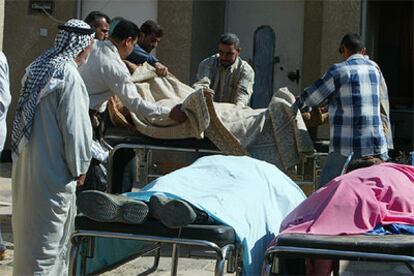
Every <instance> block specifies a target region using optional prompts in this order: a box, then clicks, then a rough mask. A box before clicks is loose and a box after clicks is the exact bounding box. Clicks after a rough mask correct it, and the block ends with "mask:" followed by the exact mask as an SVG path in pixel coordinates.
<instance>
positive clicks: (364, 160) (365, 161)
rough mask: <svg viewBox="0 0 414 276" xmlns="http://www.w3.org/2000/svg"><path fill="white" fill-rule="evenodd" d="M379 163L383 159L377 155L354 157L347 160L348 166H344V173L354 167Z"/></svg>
mask: <svg viewBox="0 0 414 276" xmlns="http://www.w3.org/2000/svg"><path fill="white" fill-rule="evenodd" d="M381 163H384V161H383V160H381V159H380V158H377V157H373V156H366V157H361V158H358V159H355V160H352V161H351V162H349V164H348V166H347V167H346V171H345V173H348V172H351V171H353V170H356V169H361V168H366V167H370V166H373V165H378V164H381Z"/></svg>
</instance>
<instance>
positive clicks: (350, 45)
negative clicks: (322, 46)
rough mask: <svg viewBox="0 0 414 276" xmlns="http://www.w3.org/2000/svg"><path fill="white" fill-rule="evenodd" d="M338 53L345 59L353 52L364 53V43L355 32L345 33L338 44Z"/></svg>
mask: <svg viewBox="0 0 414 276" xmlns="http://www.w3.org/2000/svg"><path fill="white" fill-rule="evenodd" d="M339 54H340V55H341V56H342V57H343V58H344V59H345V60H346V59H348V58H349V57H350V56H352V55H354V54H365V48H364V44H363V43H362V41H361V37H360V36H359V34H357V33H348V34H346V35H345V36H344V37H343V38H342V40H341V43H340V44H339Z"/></svg>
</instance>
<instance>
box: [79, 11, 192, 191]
mask: <svg viewBox="0 0 414 276" xmlns="http://www.w3.org/2000/svg"><path fill="white" fill-rule="evenodd" d="M139 33H140V31H139V28H138V27H137V25H135V23H133V22H131V21H128V20H125V19H122V20H120V21H119V22H118V23H117V24H116V26H115V28H114V30H113V31H112V32H111V35H110V37H109V40H105V41H96V42H95V44H94V46H93V48H92V51H91V55H90V56H89V59H88V63H87V64H85V66H83V67H82V68H80V70H79V71H80V74H81V76H82V78H83V80H84V82H85V85H86V88H87V90H88V93H89V98H90V104H89V108H90V109H91V110H92V112H91V113H92V114H96V112H104V111H105V108H106V104H107V101H108V100H109V98H110V97H112V96H117V97H118V98H119V99H120V100H121V102H122V103H123V104H124V105H125V106H126V107H127V108H128V110H129V111H131V112H134V113H136V114H139V115H141V116H144V117H145V118H147V119H148V120H152V119H156V120H157V121H159V122H160V121H165V120H173V121H176V122H183V121H185V120H186V119H187V116H186V115H185V113H184V112H183V111H182V110H181V105H176V106H175V107H173V108H167V107H165V106H160V105H157V104H155V103H152V102H149V101H146V100H144V99H143V98H142V97H141V96H140V95H139V93H138V91H137V87H136V86H135V84H134V83H133V82H132V79H131V73H130V71H131V72H134V71H135V70H136V69H137V68H138V66H137V65H135V64H133V63H131V62H127V64H128V67H127V65H126V64H125V62H124V61H123V60H125V59H126V58H127V57H128V56H129V55H130V54H131V53H132V51H133V49H134V45H135V44H136V43H137V41H138V35H139ZM134 156H135V154H134V152H133V151H131V150H121V151H118V152H117V153H116V154H115V156H114V159H113V160H114V164H115V165H114V167H113V168H111V170H112V171H113V176H112V179H114V180H115V182H122V183H123V184H122V186H123V188H122V191H128V190H130V188H131V187H132V184H133V182H134V176H133V175H134V171H135V168H134V166H135V162H133V158H134ZM124 170H125V172H124ZM126 176H128V177H126Z"/></svg>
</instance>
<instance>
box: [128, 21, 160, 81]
mask: <svg viewBox="0 0 414 276" xmlns="http://www.w3.org/2000/svg"><path fill="white" fill-rule="evenodd" d="M162 35H163V30H162V28H161V26H160V25H158V24H157V23H156V22H154V21H152V20H147V21H145V22H144V24H142V26H141V32H140V34H139V36H138V42H137V44H136V45H135V46H134V51H133V52H132V53H131V54H130V55H129V56H128V57H127V60H128V61H130V62H132V63H134V64H137V65H139V64H142V63H144V62H148V63H149V64H150V65H152V66H154V67H155V71H156V73H157V74H158V76H166V75H167V74H168V68H167V67H165V66H164V65H163V64H161V63H160V62H159V61H158V59H157V58H156V57H154V56H153V55H151V54H150V53H151V51H152V50H153V49H155V48H157V47H158V43H160V41H161V37H162Z"/></svg>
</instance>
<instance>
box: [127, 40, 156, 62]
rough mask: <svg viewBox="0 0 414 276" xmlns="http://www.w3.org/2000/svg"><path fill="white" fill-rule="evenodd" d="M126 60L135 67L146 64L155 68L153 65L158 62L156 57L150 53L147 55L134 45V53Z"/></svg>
mask: <svg viewBox="0 0 414 276" xmlns="http://www.w3.org/2000/svg"><path fill="white" fill-rule="evenodd" d="M127 60H128V61H130V62H132V63H135V64H137V65H138V64H142V63H144V62H148V63H149V64H151V65H152V66H155V64H156V63H157V62H158V59H157V58H156V57H154V56H153V55H151V54H150V53H147V52H146V51H145V50H144V49H142V48H141V47H139V46H138V45H135V47H134V51H133V52H132V53H131V54H130V55H129V56H128V57H127Z"/></svg>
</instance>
